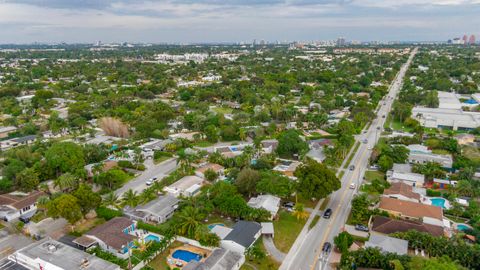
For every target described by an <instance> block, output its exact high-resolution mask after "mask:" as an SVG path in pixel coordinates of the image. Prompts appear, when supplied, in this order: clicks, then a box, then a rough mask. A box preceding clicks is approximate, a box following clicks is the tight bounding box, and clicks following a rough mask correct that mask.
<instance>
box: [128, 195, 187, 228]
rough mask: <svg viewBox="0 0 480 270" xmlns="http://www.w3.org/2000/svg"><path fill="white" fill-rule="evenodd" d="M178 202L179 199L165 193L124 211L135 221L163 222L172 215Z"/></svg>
mask: <svg viewBox="0 0 480 270" xmlns="http://www.w3.org/2000/svg"><path fill="white" fill-rule="evenodd" d="M178 203H179V200H178V199H177V198H176V197H174V196H171V195H165V196H160V197H158V198H156V199H155V200H153V201H150V202H148V203H147V204H144V205H139V206H137V207H135V208H133V209H127V210H126V211H124V212H125V215H126V216H128V217H130V218H132V219H134V220H137V221H138V220H140V221H143V222H153V223H163V222H165V221H167V220H168V219H170V218H171V217H172V215H173V213H174V212H175V210H177V208H178Z"/></svg>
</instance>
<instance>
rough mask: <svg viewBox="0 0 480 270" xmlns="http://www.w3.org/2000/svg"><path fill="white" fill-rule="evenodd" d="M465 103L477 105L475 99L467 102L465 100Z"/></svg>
mask: <svg viewBox="0 0 480 270" xmlns="http://www.w3.org/2000/svg"><path fill="white" fill-rule="evenodd" d="M465 103H467V104H477V103H478V102H477V101H476V100H475V99H469V100H466V101H465Z"/></svg>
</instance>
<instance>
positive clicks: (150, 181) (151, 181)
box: [145, 178, 154, 186]
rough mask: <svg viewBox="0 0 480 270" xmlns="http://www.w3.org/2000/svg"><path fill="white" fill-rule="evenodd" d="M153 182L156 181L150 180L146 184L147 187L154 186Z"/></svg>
mask: <svg viewBox="0 0 480 270" xmlns="http://www.w3.org/2000/svg"><path fill="white" fill-rule="evenodd" d="M153 181H154V180H153V178H151V179H148V180H147V181H146V182H145V184H146V185H147V186H151V185H152V184H153Z"/></svg>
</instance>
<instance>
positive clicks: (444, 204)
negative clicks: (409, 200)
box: [428, 197, 451, 209]
mask: <svg viewBox="0 0 480 270" xmlns="http://www.w3.org/2000/svg"><path fill="white" fill-rule="evenodd" d="M428 199H429V200H430V204H431V205H433V206H438V207H441V208H443V209H450V207H451V206H450V202H449V201H448V200H447V199H444V198H439V197H438V198H428Z"/></svg>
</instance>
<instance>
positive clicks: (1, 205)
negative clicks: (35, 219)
mask: <svg viewBox="0 0 480 270" xmlns="http://www.w3.org/2000/svg"><path fill="white" fill-rule="evenodd" d="M43 195H45V194H44V193H43V192H42V191H32V192H30V193H22V192H12V193H8V194H2V195H0V218H1V219H3V220H5V221H12V220H14V219H17V218H20V217H24V218H30V217H32V216H33V215H34V214H35V213H36V210H37V200H38V198H40V197H41V196H43Z"/></svg>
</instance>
